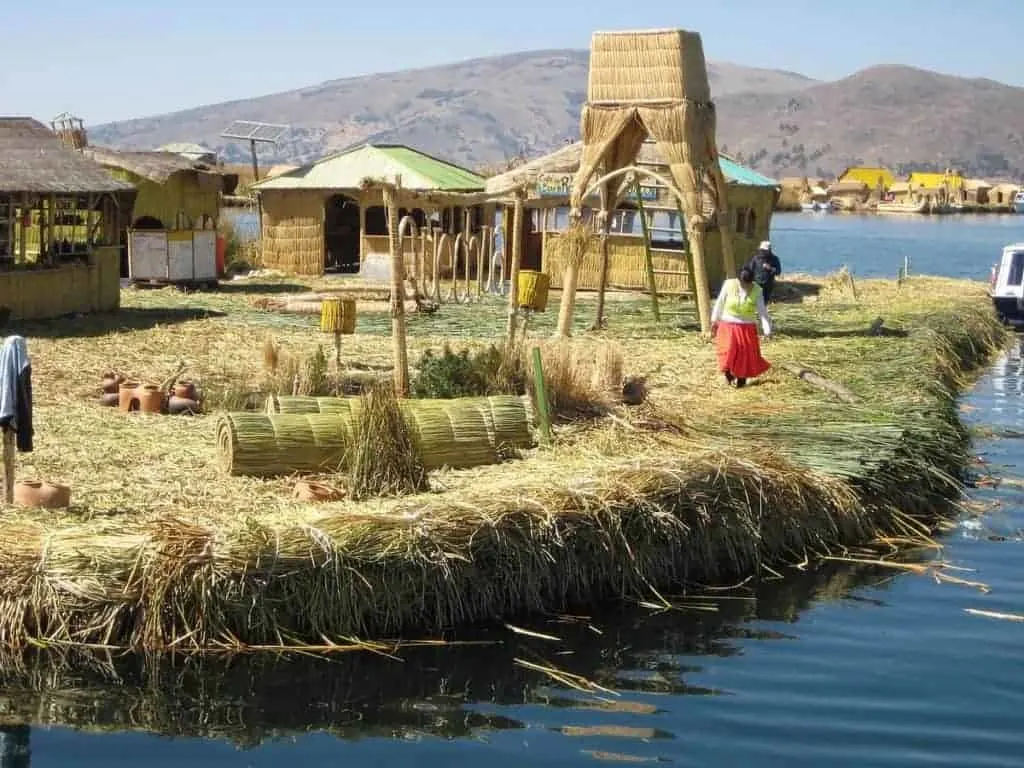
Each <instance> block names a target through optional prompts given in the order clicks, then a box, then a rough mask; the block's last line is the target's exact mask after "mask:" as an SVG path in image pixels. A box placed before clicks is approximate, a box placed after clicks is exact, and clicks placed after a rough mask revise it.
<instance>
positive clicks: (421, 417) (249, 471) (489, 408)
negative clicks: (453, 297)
mask: <svg viewBox="0 0 1024 768" xmlns="http://www.w3.org/2000/svg"><path fill="white" fill-rule="evenodd" d="M273 407H277V408H280V409H281V412H278V413H266V414H244V413H240V414H229V415H228V416H226V417H222V419H221V423H220V424H219V425H218V454H219V457H220V463H221V467H222V468H223V469H224V470H225V471H227V472H230V473H231V474H245V475H263V476H272V475H280V474H289V473H291V472H320V471H333V470H335V469H337V468H339V467H342V466H343V465H344V464H345V460H346V446H350V445H351V444H352V440H353V439H354V438H353V435H354V427H355V419H357V418H358V415H359V411H360V403H359V400H358V398H335V397H319V398H317V397H297V396H288V395H278V396H275V397H271V398H269V399H268V401H267V408H268V409H270V408H273ZM314 407H316V408H317V409H319V410H318V411H317V412H310V411H311V409H312V408H314ZM401 408H402V412H403V414H404V415H405V418H406V420H407V423H408V424H409V427H410V429H411V431H412V433H413V436H414V439H415V440H416V443H417V445H418V446H419V450H420V453H421V454H422V456H423V463H424V466H426V468H427V469H440V468H441V467H450V468H452V469H465V468H469V467H478V466H483V465H486V464H496V463H497V462H498V461H499V460H500V459H501V457H502V456H504V455H506V454H507V453H508V452H509V451H512V450H515V449H519V448H529V447H530V446H532V445H533V434H532V430H531V428H530V424H531V421H530V419H531V417H530V413H529V411H528V409H527V407H526V404H525V403H524V402H523V399H522V398H520V397H517V396H515V395H499V396H495V397H472V398H458V399H453V400H403V401H401Z"/></svg>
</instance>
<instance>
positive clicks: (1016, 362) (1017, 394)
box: [990, 338, 1024, 416]
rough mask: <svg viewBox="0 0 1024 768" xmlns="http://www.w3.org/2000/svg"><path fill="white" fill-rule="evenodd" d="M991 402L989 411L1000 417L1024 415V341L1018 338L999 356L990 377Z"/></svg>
mask: <svg viewBox="0 0 1024 768" xmlns="http://www.w3.org/2000/svg"><path fill="white" fill-rule="evenodd" d="M990 381H991V387H992V396H993V399H994V402H992V404H991V407H990V410H991V411H992V412H993V413H997V414H1000V415H1002V416H1008V415H1009V416H1020V415H1022V414H1024V398H1022V397H1021V395H1022V394H1024V339H1022V338H1018V339H1015V340H1014V343H1013V344H1012V345H1011V346H1010V347H1009V348H1008V349H1007V350H1006V352H1005V353H1003V354H1002V355H1000V356H999V359H998V360H996V362H995V364H994V365H993V366H992V372H991V375H990Z"/></svg>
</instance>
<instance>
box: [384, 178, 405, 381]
mask: <svg viewBox="0 0 1024 768" xmlns="http://www.w3.org/2000/svg"><path fill="white" fill-rule="evenodd" d="M395 181H396V184H395V186H394V187H392V186H391V185H386V186H385V187H384V205H385V207H386V209H387V217H388V244H389V246H390V248H391V343H392V350H393V352H394V361H395V395H396V396H397V397H408V395H409V350H408V346H407V342H406V338H405V336H406V332H405V260H404V259H403V258H402V248H401V246H402V243H401V240H400V239H399V237H398V205H397V203H396V196H397V189H399V188H401V184H402V178H401V176H399V177H397V178H396V180H395Z"/></svg>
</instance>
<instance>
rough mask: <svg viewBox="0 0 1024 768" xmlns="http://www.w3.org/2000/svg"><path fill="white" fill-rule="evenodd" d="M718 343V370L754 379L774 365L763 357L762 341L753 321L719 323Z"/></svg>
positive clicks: (742, 377) (739, 377)
mask: <svg viewBox="0 0 1024 768" xmlns="http://www.w3.org/2000/svg"><path fill="white" fill-rule="evenodd" d="M715 342H716V343H717V345H718V370H720V371H721V372H722V373H725V372H726V371H728V372H729V373H731V374H732V375H733V376H735V377H736V378H738V379H753V378H754V377H756V376H760V375H761V374H762V373H764V372H765V371H767V370H768V369H769V368H771V367H772V364H771V363H769V362H768V361H767V360H765V359H764V358H763V357H761V342H760V340H758V338H757V326H756V325H754V324H753V323H726V322H721V323H719V324H718V333H716V334H715Z"/></svg>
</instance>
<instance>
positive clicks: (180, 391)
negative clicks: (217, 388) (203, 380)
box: [171, 381, 196, 400]
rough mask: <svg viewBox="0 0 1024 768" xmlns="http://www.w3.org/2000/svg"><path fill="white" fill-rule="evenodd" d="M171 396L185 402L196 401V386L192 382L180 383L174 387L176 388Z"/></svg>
mask: <svg viewBox="0 0 1024 768" xmlns="http://www.w3.org/2000/svg"><path fill="white" fill-rule="evenodd" d="M171 394H172V396H174V397H177V398H181V399H184V400H195V399H196V385H195V384H193V383H192V382H191V381H179V382H178V383H177V384H175V385H174V388H173V389H172V390H171Z"/></svg>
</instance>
